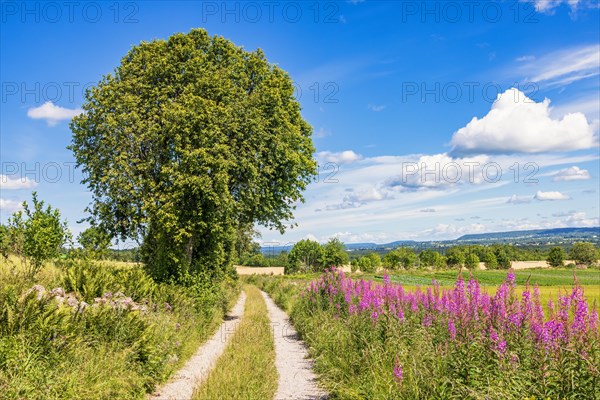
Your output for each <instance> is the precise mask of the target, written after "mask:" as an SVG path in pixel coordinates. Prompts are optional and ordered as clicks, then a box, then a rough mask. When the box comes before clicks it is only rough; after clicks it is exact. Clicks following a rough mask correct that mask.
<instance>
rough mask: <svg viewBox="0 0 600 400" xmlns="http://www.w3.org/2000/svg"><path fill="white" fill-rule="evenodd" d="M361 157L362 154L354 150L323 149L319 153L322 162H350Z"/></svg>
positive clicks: (318, 156)
mask: <svg viewBox="0 0 600 400" xmlns="http://www.w3.org/2000/svg"><path fill="white" fill-rule="evenodd" d="M361 158H362V156H361V155H360V154H357V153H355V152H353V151H352V150H346V151H340V152H338V153H334V152H331V151H321V152H319V153H317V160H318V161H319V162H321V163H334V164H350V163H353V162H355V161H358V160H360V159H361Z"/></svg>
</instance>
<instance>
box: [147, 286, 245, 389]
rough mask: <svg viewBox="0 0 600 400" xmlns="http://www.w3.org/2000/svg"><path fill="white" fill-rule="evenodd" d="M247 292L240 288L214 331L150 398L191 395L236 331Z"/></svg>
mask: <svg viewBox="0 0 600 400" xmlns="http://www.w3.org/2000/svg"><path fill="white" fill-rule="evenodd" d="M245 302H246V293H244V292H242V293H241V294H240V297H239V299H238V301H237V303H236V304H235V306H234V307H233V309H232V310H231V312H230V313H229V314H228V315H226V316H225V321H223V323H222V324H221V326H220V327H219V329H218V330H217V332H215V334H214V335H213V336H212V337H211V338H210V339H209V340H208V341H207V342H206V343H204V344H203V345H202V346H200V348H199V349H198V351H197V352H196V353H195V354H194V355H193V356H192V358H191V359H190V360H189V361H188V362H187V363H186V364H185V365H184V367H183V368H182V369H180V370H179V371H177V373H176V374H175V375H173V377H172V378H171V380H170V381H169V382H168V383H167V384H166V385H164V386H163V387H161V388H159V389H158V390H157V391H156V392H154V394H152V395H150V396H148V399H149V400H184V399H191V398H192V395H193V393H194V389H195V388H196V387H197V386H198V384H200V383H201V382H202V381H203V380H204V379H206V377H207V376H208V374H209V373H210V371H211V370H212V369H213V367H214V366H215V364H216V362H217V359H218V358H219V357H220V356H221V354H222V353H223V351H224V350H225V348H226V347H227V343H228V342H229V339H230V338H231V337H232V336H233V334H234V333H235V330H236V329H237V326H238V325H239V323H240V321H241V320H242V316H243V315H244V304H245Z"/></svg>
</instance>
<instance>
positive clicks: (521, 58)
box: [515, 56, 535, 62]
mask: <svg viewBox="0 0 600 400" xmlns="http://www.w3.org/2000/svg"><path fill="white" fill-rule="evenodd" d="M533 60H535V56H521V57H517V58H516V59H515V61H518V62H525V61H533Z"/></svg>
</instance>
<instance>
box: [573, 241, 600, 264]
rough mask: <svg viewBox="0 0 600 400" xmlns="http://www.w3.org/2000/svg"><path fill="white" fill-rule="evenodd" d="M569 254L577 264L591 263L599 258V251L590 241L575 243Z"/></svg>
mask: <svg viewBox="0 0 600 400" xmlns="http://www.w3.org/2000/svg"><path fill="white" fill-rule="evenodd" d="M569 255H570V256H571V258H572V259H573V260H574V261H575V263H576V264H585V265H591V264H593V263H595V262H596V261H597V260H598V252H597V250H596V248H595V247H594V245H593V244H592V243H589V242H577V243H573V247H571V251H570V252H569Z"/></svg>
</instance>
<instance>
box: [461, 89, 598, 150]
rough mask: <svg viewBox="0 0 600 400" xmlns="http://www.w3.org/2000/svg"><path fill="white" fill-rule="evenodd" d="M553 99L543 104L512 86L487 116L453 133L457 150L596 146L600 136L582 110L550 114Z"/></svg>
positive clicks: (501, 95) (565, 148) (564, 148)
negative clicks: (556, 114) (556, 116)
mask: <svg viewBox="0 0 600 400" xmlns="http://www.w3.org/2000/svg"><path fill="white" fill-rule="evenodd" d="M550 111H551V109H550V100H549V99H544V101H543V102H541V103H536V102H535V101H533V100H531V99H529V98H528V97H527V96H526V95H525V94H524V93H523V92H521V91H520V90H518V89H515V88H512V89H509V90H507V91H506V92H504V93H502V94H499V95H498V99H497V100H496V101H495V102H494V104H493V105H492V108H491V110H490V111H489V112H488V114H487V115H486V116H484V117H483V118H481V119H479V118H477V117H474V118H473V119H472V120H471V122H469V123H468V124H467V125H466V126H465V127H463V128H461V129H459V130H458V131H456V132H455V133H454V135H453V136H452V141H451V144H452V145H453V146H454V150H453V151H454V152H457V153H540V152H548V151H572V150H581V149H588V148H591V147H594V146H595V145H596V144H597V141H598V138H597V137H596V136H594V133H593V129H592V126H591V125H590V124H588V121H587V119H586V117H585V115H583V114H582V113H571V114H567V115H565V116H564V117H563V118H562V119H560V120H559V119H552V117H551V116H550Z"/></svg>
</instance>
